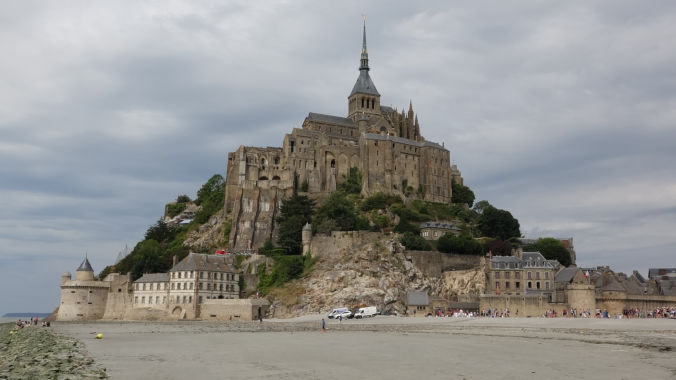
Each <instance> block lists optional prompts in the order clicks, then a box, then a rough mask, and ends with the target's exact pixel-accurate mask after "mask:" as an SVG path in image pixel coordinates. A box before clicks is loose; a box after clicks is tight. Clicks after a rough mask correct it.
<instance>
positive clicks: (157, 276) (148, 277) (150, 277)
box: [134, 273, 169, 283]
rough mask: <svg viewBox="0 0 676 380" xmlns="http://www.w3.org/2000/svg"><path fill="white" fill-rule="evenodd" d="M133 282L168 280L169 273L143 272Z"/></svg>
mask: <svg viewBox="0 0 676 380" xmlns="http://www.w3.org/2000/svg"><path fill="white" fill-rule="evenodd" d="M134 282H135V283H136V282H169V273H144V274H143V276H141V278H139V279H138V280H136V281H134Z"/></svg>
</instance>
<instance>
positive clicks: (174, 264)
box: [171, 255, 178, 268]
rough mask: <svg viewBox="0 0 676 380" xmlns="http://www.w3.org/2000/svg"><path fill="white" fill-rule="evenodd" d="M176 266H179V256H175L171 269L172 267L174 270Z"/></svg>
mask: <svg viewBox="0 0 676 380" xmlns="http://www.w3.org/2000/svg"><path fill="white" fill-rule="evenodd" d="M176 264H178V256H176V255H174V257H173V260H172V264H171V267H172V268H173V267H175V266H176Z"/></svg>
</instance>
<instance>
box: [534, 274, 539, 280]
mask: <svg viewBox="0 0 676 380" xmlns="http://www.w3.org/2000/svg"><path fill="white" fill-rule="evenodd" d="M535 279H536V280H539V279H540V272H535Z"/></svg>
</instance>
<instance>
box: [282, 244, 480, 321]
mask: <svg viewBox="0 0 676 380" xmlns="http://www.w3.org/2000/svg"><path fill="white" fill-rule="evenodd" d="M334 235H335V236H334ZM322 239H324V240H322ZM328 242H332V243H331V244H326V243H328ZM312 246H313V249H318V248H319V247H321V248H322V251H321V252H317V251H314V250H313V255H315V256H316V260H317V262H316V263H315V264H314V270H313V271H312V273H311V274H310V275H309V276H308V277H306V278H302V279H299V280H296V281H295V282H294V283H292V284H290V285H289V286H287V287H285V288H284V289H281V290H279V291H276V292H272V294H271V298H273V306H272V308H271V310H272V313H273V315H274V317H282V318H283V317H292V316H297V315H302V314H307V313H319V312H322V313H323V312H328V311H330V310H331V309H333V308H336V307H349V308H352V307H358V306H362V305H375V306H377V307H378V309H380V310H382V311H384V312H395V311H396V312H398V313H403V312H404V310H405V308H406V295H407V293H408V291H411V290H426V291H428V292H429V294H430V295H432V296H439V297H443V298H446V299H453V297H455V296H457V295H466V294H473V293H474V292H482V291H483V287H484V286H485V285H484V278H483V269H482V268H481V267H478V268H476V269H473V270H462V271H451V272H444V273H442V276H440V277H431V276H426V275H425V274H424V273H423V272H422V271H421V270H420V269H419V268H417V267H416V266H415V265H414V264H413V263H412V262H411V261H409V260H407V255H406V252H405V251H404V247H403V246H402V245H401V244H400V243H399V242H398V236H397V235H389V234H382V233H369V232H337V233H336V232H334V233H333V234H332V236H331V237H328V236H327V237H319V239H318V241H315V239H313V245H312ZM456 272H457V273H456ZM476 294H478V293H476Z"/></svg>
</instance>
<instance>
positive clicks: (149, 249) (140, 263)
mask: <svg viewBox="0 0 676 380" xmlns="http://www.w3.org/2000/svg"><path fill="white" fill-rule="evenodd" d="M135 251H136V252H135V254H134V256H135V257H136V260H134V266H133V268H132V276H133V277H134V278H139V277H141V276H142V275H143V273H157V272H160V271H164V270H165V269H164V268H163V265H162V260H161V258H160V253H161V247H160V243H158V242H157V241H155V240H152V239H149V240H145V241H143V242H141V243H140V244H139V246H138V247H137V249H135Z"/></svg>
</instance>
